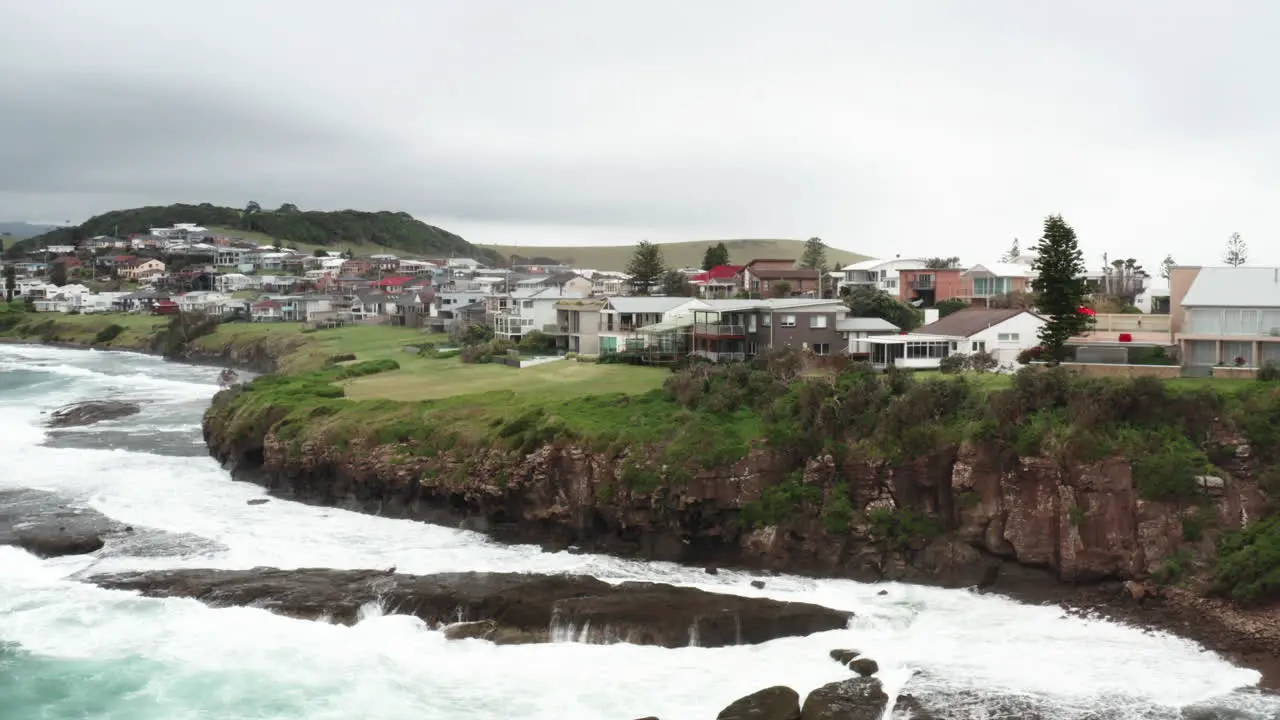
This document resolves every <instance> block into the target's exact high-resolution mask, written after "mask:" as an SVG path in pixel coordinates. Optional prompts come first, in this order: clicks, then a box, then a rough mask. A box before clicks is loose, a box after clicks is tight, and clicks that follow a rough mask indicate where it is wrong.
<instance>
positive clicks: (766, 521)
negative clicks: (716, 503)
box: [742, 472, 822, 527]
mask: <svg viewBox="0 0 1280 720" xmlns="http://www.w3.org/2000/svg"><path fill="white" fill-rule="evenodd" d="M821 502H822V490H821V489H819V488H818V487H817V486H816V485H805V484H804V482H803V481H802V480H801V477H800V473H799V472H793V473H791V474H790V475H788V476H787V477H786V478H785V479H784V480H783V481H782V482H780V483H778V484H777V485H773V486H772V487H767V488H765V489H764V492H762V493H760V499H759V500H755V501H752V502H748V503H746V504H744V505H743V506H742V521H743V523H745V524H746V525H747V526H748V527H767V526H769V525H778V524H780V523H782V522H783V521H785V520H786V519H787V518H789V517H791V516H792V515H793V514H795V512H796V511H798V510H799V509H800V508H801V507H802V506H804V505H817V504H819V503H821Z"/></svg>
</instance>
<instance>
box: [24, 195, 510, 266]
mask: <svg viewBox="0 0 1280 720" xmlns="http://www.w3.org/2000/svg"><path fill="white" fill-rule="evenodd" d="M184 222H186V223H196V224H198V225H203V226H205V227H208V228H222V229H225V230H227V231H228V234H242V235H245V236H246V237H249V238H250V239H255V240H259V241H261V240H264V239H275V240H277V241H279V243H281V244H287V245H297V246H298V247H328V248H333V249H346V248H348V247H351V248H354V249H356V250H357V251H358V250H360V249H361V247H362V246H369V247H367V248H366V249H371V250H375V251H376V250H378V249H383V248H388V249H391V250H398V251H400V252H405V253H412V254H418V255H442V256H446V257H448V256H454V257H474V258H476V259H477V260H481V261H493V260H496V258H497V256H496V255H494V254H493V253H492V252H491V251H488V250H484V249H480V248H477V247H476V246H474V245H472V244H471V243H469V242H467V241H466V240H463V239H462V238H461V237H458V236H457V235H455V234H453V233H451V232H448V231H447V230H442V229H440V228H438V227H435V226H432V225H427V224H426V223H424V222H422V221H420V220H416V219H414V218H413V217H412V216H411V215H409V214H408V213H402V212H385V211H383V212H362V211H358V210H339V211H335V212H324V211H318V210H309V211H300V210H297V209H296V208H294V207H293V206H290V205H284V206H281V208H280V209H278V210H275V211H272V210H257V209H255V210H254V211H252V212H249V211H246V210H240V209H236V208H227V207H218V206H216V205H210V204H208V203H203V204H200V205H167V206H150V207H141V208H132V209H129V210H114V211H112V212H108V213H104V214H102V215H97V216H95V217H91V218H89V219H88V220H86V221H85V222H84V224H82V225H80V226H79V227H73V228H58V229H56V230H52V231H49V232H47V233H44V234H43V235H38V236H36V237H33V238H30V239H28V240H26V241H24V242H20V243H16V244H15V245H16V246H17V247H18V249H19V250H22V249H25V248H31V247H36V246H38V245H39V244H41V243H49V244H73V243H75V242H77V241H79V240H81V239H83V238H89V237H93V236H95V235H128V234H130V233H137V232H146V231H147V229H148V228H153V227H167V226H170V225H173V224H174V223H184Z"/></svg>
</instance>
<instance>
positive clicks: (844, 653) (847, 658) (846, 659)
mask: <svg viewBox="0 0 1280 720" xmlns="http://www.w3.org/2000/svg"><path fill="white" fill-rule="evenodd" d="M861 654H862V653H860V652H858V651H857V650H832V651H831V659H832V660H835V661H836V662H838V663H840V664H841V665H848V664H849V663H851V662H853V659H854V658H856V657H858V656H859V655H861Z"/></svg>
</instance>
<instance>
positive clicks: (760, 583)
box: [751, 580, 764, 590]
mask: <svg viewBox="0 0 1280 720" xmlns="http://www.w3.org/2000/svg"><path fill="white" fill-rule="evenodd" d="M751 587H753V588H755V589H757V590H763V589H764V581H763V580H752V581H751Z"/></svg>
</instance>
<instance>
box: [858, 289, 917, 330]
mask: <svg viewBox="0 0 1280 720" xmlns="http://www.w3.org/2000/svg"><path fill="white" fill-rule="evenodd" d="M841 296H842V297H843V299H844V303H845V305H848V306H849V314H850V315H852V316H853V317H878V318H881V319H882V320H886V321H888V322H891V323H893V324H894V325H895V326H897V327H898V328H900V329H902V330H913V329H915V328H917V327H920V324H921V323H922V322H923V321H924V313H922V312H920V311H919V310H917V309H915V308H913V307H911V306H909V305H904V304H903V303H900V302H898V301H897V300H895V299H893V298H892V297H890V296H889V295H887V294H886V293H884V292H881V291H880V290H878V289H876V288H873V287H868V286H866V285H853V286H849V285H846V286H845V287H844V290H843V291H842V293H841Z"/></svg>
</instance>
